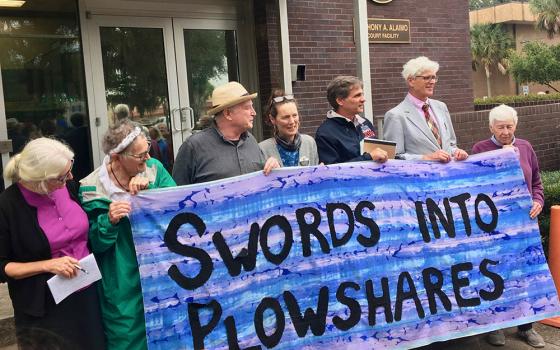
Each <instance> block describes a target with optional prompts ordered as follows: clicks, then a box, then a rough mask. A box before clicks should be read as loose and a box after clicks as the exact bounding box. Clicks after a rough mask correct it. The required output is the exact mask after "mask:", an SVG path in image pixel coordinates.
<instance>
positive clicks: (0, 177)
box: [0, 63, 12, 192]
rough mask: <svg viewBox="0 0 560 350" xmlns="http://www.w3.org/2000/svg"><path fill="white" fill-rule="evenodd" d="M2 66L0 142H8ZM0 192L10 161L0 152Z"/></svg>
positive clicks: (7, 155)
mask: <svg viewBox="0 0 560 350" xmlns="http://www.w3.org/2000/svg"><path fill="white" fill-rule="evenodd" d="M2 85H3V84H2V64H1V63H0V142H3V141H5V142H9V143H10V144H11V143H12V142H11V141H8V128H7V126H6V109H5V107H4V89H3V86H2ZM0 157H1V159H0V171H1V172H0V192H2V191H4V190H5V189H6V187H8V186H9V185H10V184H7V183H5V182H4V167H5V166H6V164H8V160H9V159H10V154H9V152H0Z"/></svg>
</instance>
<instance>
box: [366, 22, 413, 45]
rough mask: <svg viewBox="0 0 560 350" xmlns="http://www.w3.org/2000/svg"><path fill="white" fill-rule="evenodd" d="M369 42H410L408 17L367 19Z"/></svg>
mask: <svg viewBox="0 0 560 350" xmlns="http://www.w3.org/2000/svg"><path fill="white" fill-rule="evenodd" d="M368 38H369V42H370V43H385V44H388V43H401V44H402V43H404V44H408V43H410V20H408V19H385V18H369V19H368Z"/></svg>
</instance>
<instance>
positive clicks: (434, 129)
mask: <svg viewBox="0 0 560 350" xmlns="http://www.w3.org/2000/svg"><path fill="white" fill-rule="evenodd" d="M422 111H424V118H426V123H428V127H429V128H430V130H432V133H433V134H434V137H435V138H436V140H437V143H438V145H439V147H441V136H440V135H439V130H438V127H437V124H436V122H435V120H434V118H432V116H431V115H430V105H429V104H427V103H424V104H423V105H422Z"/></svg>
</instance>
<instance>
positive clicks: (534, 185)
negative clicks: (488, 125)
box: [472, 138, 544, 205]
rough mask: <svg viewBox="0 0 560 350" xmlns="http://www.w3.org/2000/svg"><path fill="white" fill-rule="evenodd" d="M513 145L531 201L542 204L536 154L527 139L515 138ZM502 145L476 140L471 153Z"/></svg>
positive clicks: (495, 148) (492, 149)
mask: <svg viewBox="0 0 560 350" xmlns="http://www.w3.org/2000/svg"><path fill="white" fill-rule="evenodd" d="M513 145H514V146H515V147H517V149H518V150H519V162H520V163H521V169H522V170H523V176H524V177H525V182H526V183H527V188H528V189H529V192H530V193H531V196H532V197H533V201H535V202H539V203H540V204H541V205H544V191H543V185H542V182H541V175H540V173H539V162H538V160H537V155H536V154H535V151H534V150H533V147H532V146H531V144H530V143H529V141H526V140H523V139H518V138H515V141H513ZM501 148H502V146H498V145H496V144H495V143H494V142H493V141H492V139H488V140H484V141H480V142H477V143H476V144H475V145H474V146H473V149H472V153H473V154H476V153H481V152H488V151H494V150H497V149H501Z"/></svg>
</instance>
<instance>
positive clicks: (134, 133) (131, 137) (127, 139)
mask: <svg viewBox="0 0 560 350" xmlns="http://www.w3.org/2000/svg"><path fill="white" fill-rule="evenodd" d="M141 133H142V129H140V128H139V127H135V128H134V130H132V132H131V133H130V134H128V135H126V137H125V138H124V139H123V140H122V141H121V143H119V144H118V145H117V147H115V148H113V149H112V150H110V151H109V155H111V154H116V153H121V152H122V151H123V150H124V149H125V148H127V147H128V146H130V144H131V143H132V142H133V141H134V139H135V138H136V137H138V135H140V134H141Z"/></svg>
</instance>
